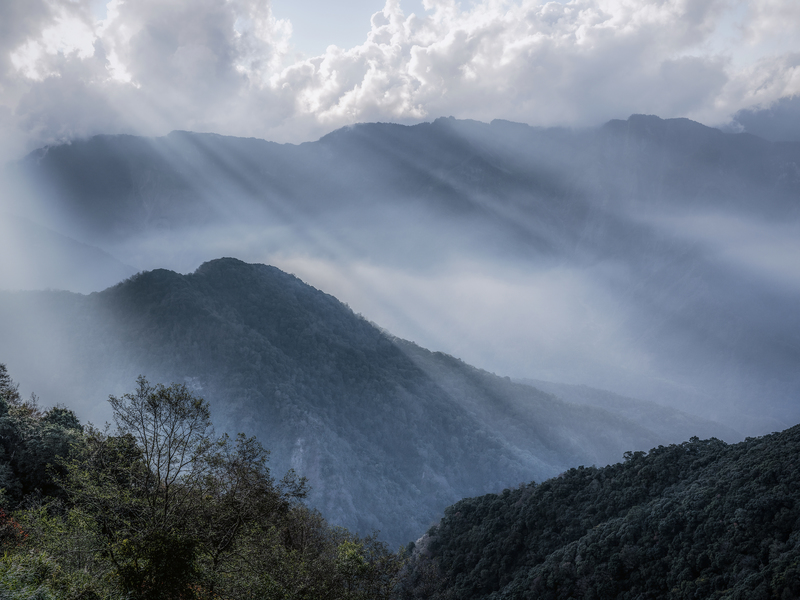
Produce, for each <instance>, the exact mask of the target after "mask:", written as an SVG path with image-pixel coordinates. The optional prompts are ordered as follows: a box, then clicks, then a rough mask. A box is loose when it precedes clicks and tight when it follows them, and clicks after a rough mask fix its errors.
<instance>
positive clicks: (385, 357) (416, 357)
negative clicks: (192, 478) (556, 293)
mask: <svg viewBox="0 0 800 600" xmlns="http://www.w3.org/2000/svg"><path fill="white" fill-rule="evenodd" d="M0 302H2V310H0V346H2V347H3V348H2V349H3V351H4V352H7V353H8V355H9V356H19V355H20V353H21V352H23V351H26V348H30V347H31V345H30V344H27V345H26V343H27V342H28V339H27V338H26V334H29V333H30V331H31V330H32V329H33V328H34V327H35V328H36V329H37V330H39V331H46V332H47V337H46V345H45V346H41V345H40V346H36V345H33V348H34V349H36V350H37V351H40V349H41V348H42V347H46V348H47V349H48V352H49V353H48V354H46V355H44V356H42V355H41V354H40V355H39V356H40V357H42V360H40V363H41V364H42V370H41V372H40V373H30V372H27V373H24V377H25V379H26V380H31V381H35V382H36V386H37V388H36V389H38V390H43V389H44V386H43V382H44V381H45V380H46V378H47V377H48V376H50V377H52V376H53V375H54V374H57V375H58V378H57V379H56V380H55V382H54V383H53V384H52V385H53V390H52V391H51V390H47V395H54V394H56V393H59V392H60V393H61V397H62V398H64V401H65V402H69V403H70V404H71V405H73V404H72V403H73V402H74V406H76V408H77V409H78V411H79V413H80V412H81V411H83V414H86V413H90V412H91V411H92V410H93V408H94V407H93V406H91V405H87V403H86V402H87V400H89V401H91V402H94V403H97V405H102V402H103V399H104V397H105V396H106V395H107V394H108V393H109V391H111V392H113V393H119V392H120V391H124V390H125V387H126V386H128V385H130V383H129V382H130V381H133V380H135V378H136V377H137V376H138V375H139V374H146V375H147V377H148V378H149V379H150V380H152V381H160V382H164V383H169V382H172V381H179V382H185V383H186V384H187V385H188V386H189V387H190V389H192V390H194V391H196V392H197V393H201V394H202V395H203V396H204V397H205V398H207V399H208V400H209V402H210V403H211V409H212V411H213V413H214V418H215V422H216V423H217V426H218V427H219V428H221V429H223V430H225V431H229V432H232V433H235V432H238V431H244V432H246V433H248V434H250V435H257V436H258V437H259V439H261V440H263V441H264V444H265V445H266V446H268V447H269V448H270V449H271V450H272V462H273V464H274V465H275V468H276V470H278V471H285V470H287V469H289V468H295V469H296V470H297V471H298V472H302V473H303V474H304V475H305V476H306V477H308V479H309V482H310V484H311V493H310V496H309V500H310V503H311V504H312V505H313V506H315V507H316V508H319V509H320V510H321V511H322V512H323V514H325V516H326V518H328V519H330V520H331V521H332V522H334V523H337V524H342V525H345V526H347V527H348V528H351V529H354V530H356V531H358V532H360V533H363V534H368V533H370V532H371V531H373V530H375V529H378V530H381V531H382V535H383V536H384V538H385V539H387V540H389V541H391V542H392V544H393V545H399V544H400V543H404V542H407V541H408V540H409V539H414V538H416V537H417V536H418V535H419V534H420V532H422V531H424V530H425V529H426V528H427V527H428V526H429V525H430V523H431V522H432V521H433V520H435V519H436V518H438V516H439V515H440V512H441V510H442V509H443V508H444V507H445V506H447V505H448V504H450V503H452V502H455V501H456V500H458V499H459V498H463V497H465V496H474V495H477V494H482V493H486V492H490V491H496V490H500V489H503V488H504V487H507V486H508V485H513V484H516V483H518V482H520V481H529V480H530V479H531V478H536V479H544V478H546V477H551V476H553V475H555V474H556V473H559V472H561V471H563V470H565V469H567V468H569V467H570V466H573V465H576V464H598V465H604V464H608V463H610V462H614V461H616V460H619V459H620V457H621V456H622V454H623V452H625V451H626V450H628V449H630V448H649V447H652V446H653V445H657V444H659V443H667V442H668V441H670V440H666V439H664V438H662V437H661V436H659V435H658V434H656V433H654V432H653V431H652V430H649V429H647V428H645V427H642V426H640V425H637V424H635V423H633V422H631V421H628V420H626V419H624V418H620V417H619V416H617V415H614V414H612V413H610V412H608V411H604V410H602V409H597V408H592V407H578V406H575V405H571V404H567V403H565V402H562V401H560V400H559V399H557V398H556V397H554V396H551V395H549V394H546V393H544V392H541V391H539V390H537V389H535V388H532V387H530V386H525V385H520V384H516V383H513V382H511V381H509V380H507V379H505V378H501V377H497V376H494V375H492V374H490V373H487V372H485V371H481V370H479V369H475V368H473V367H470V366H469V365H466V364H465V363H463V362H461V361H459V360H457V359H454V358H452V357H450V356H447V355H443V354H438V353H431V352H429V351H427V350H425V349H423V348H419V347H417V346H415V345H414V344H411V343H408V342H403V341H401V340H398V339H396V338H393V337H392V336H390V335H389V334H387V333H386V332H384V331H382V330H380V329H379V328H377V327H375V326H374V325H372V324H371V323H369V322H367V321H366V320H365V319H363V318H361V317H359V316H358V315H355V314H354V313H353V312H352V311H351V310H350V309H348V308H347V307H346V306H345V305H343V304H342V303H340V302H339V301H338V300H336V299H335V298H333V297H332V296H329V295H327V294H325V293H323V292H320V291H319V290H316V289H314V288H312V287H310V286H308V285H306V284H304V283H303V282H302V281H300V280H299V279H297V278H295V277H293V276H291V275H288V274H286V273H283V272H281V271H280V270H278V269H276V268H274V267H268V266H264V265H250V264H245V263H243V262H241V261H238V260H234V259H220V260H216V261H212V262H209V263H206V264H204V265H203V266H202V267H200V268H199V269H198V270H197V271H196V272H195V273H192V274H189V275H179V274H177V273H174V272H171V271H166V270H157V271H151V272H148V273H143V274H141V275H138V276H136V277H133V278H131V279H130V280H128V281H125V282H123V283H121V284H119V285H117V286H115V287H114V288H110V289H108V290H106V291H104V292H101V293H96V294H92V295H90V296H79V295H76V294H66V293H63V292H61V293H55V292H38V293H26V294H21V293H17V294H6V295H4V296H0ZM32 307H35V308H37V309H38V311H39V312H38V313H37V314H38V317H37V318H36V322H35V323H33V322H32V321H33V319H31V320H30V321H29V320H26V319H24V318H21V316H22V315H25V314H26V311H29V310H30V309H31V308H32ZM45 358H46V360H45ZM9 362H10V363H11V361H9ZM56 365H58V366H59V370H57V371H56ZM76 390H77V393H76ZM41 393H45V392H44V391H42V392H41ZM65 393H69V394H73V395H72V396H70V397H68V398H66V397H64V394H65ZM81 402H82V403H83V404H81ZM107 418H108V417H107V416H105V415H104V414H103V413H99V418H98V416H95V417H93V420H99V421H100V422H102V420H104V419H107Z"/></svg>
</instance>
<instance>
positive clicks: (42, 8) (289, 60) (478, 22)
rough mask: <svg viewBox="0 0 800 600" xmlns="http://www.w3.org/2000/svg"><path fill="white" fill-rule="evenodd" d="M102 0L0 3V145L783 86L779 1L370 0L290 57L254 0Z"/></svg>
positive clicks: (713, 119)
mask: <svg viewBox="0 0 800 600" xmlns="http://www.w3.org/2000/svg"><path fill="white" fill-rule="evenodd" d="M104 1H105V0H7V1H6V2H4V3H3V4H2V6H0V23H2V25H0V33H2V35H0V132H1V133H2V138H3V139H4V140H6V141H7V144H6V148H5V149H4V151H3V157H5V158H8V157H9V156H13V155H19V154H21V153H22V152H23V151H24V150H26V149H31V148H32V147H34V146H39V145H42V144H45V143H50V142H53V141H56V140H61V139H69V138H74V137H80V136H86V135H90V134H94V133H99V132H106V133H114V132H133V133H143V134H151V135H152V134H163V133H166V132H167V131H169V130H172V129H188V130H203V131H215V132H219V133H226V134H233V135H248V136H249V135H252V136H257V137H264V138H268V139H275V140H279V141H302V140H306V139H310V138H315V137H318V136H319V135H321V134H323V133H325V132H327V131H331V130H333V129H335V128H337V127H340V126H342V125H345V124H349V123H354V122H360V121H361V122H363V121H379V120H381V121H393V122H403V123H411V122H418V121H421V120H428V119H430V118H433V117H437V116H440V115H449V114H453V115H457V116H459V117H462V118H475V119H481V120H490V119H492V118H505V119H511V120H516V121H524V122H527V123H531V124H540V125H553V124H560V125H578V126H580V125H590V124H597V123H600V122H602V121H605V120H608V119H610V118H614V117H625V116H627V115H629V114H631V113H635V112H641V113H655V114H659V115H661V116H664V117H671V116H687V117H690V118H694V119H697V120H700V121H703V122H706V123H711V124H721V123H724V122H727V121H729V120H730V117H731V115H733V114H734V113H736V112H737V111H739V110H742V109H747V108H749V107H753V106H756V105H758V106H760V107H761V108H768V107H769V106H770V105H771V104H772V103H774V102H776V101H778V100H779V99H780V98H783V97H788V96H791V95H793V94H797V93H799V92H800V88H798V86H799V85H800V83H798V81H800V79H798V76H797V73H798V65H800V54H798V52H797V50H798V48H797V42H796V39H798V36H797V33H798V31H797V30H798V27H799V26H798V23H800V6H798V5H797V4H796V3H795V2H793V1H791V0H751V1H742V0H692V1H689V0H642V1H635V2H634V1H631V0H572V1H570V2H543V1H542V0H517V1H504V0H479V1H475V2H471V3H466V2H465V3H457V2H455V1H454V0H425V8H426V10H425V11H424V12H422V11H420V12H421V14H410V13H409V14H407V13H408V10H407V9H404V6H403V4H402V2H401V0H387V2H386V4H385V7H384V8H383V10H382V11H380V12H377V13H375V14H374V15H373V16H372V20H371V28H370V30H369V31H365V41H364V42H363V43H362V44H360V45H357V46H355V47H352V48H339V47H336V46H329V47H328V48H327V50H326V51H325V53H324V54H322V55H319V56H315V57H310V58H300V59H298V58H297V57H296V53H295V52H294V51H293V47H292V43H291V34H292V24H291V23H289V22H288V21H286V20H278V19H276V18H275V17H274V15H273V13H272V10H271V6H270V4H269V2H265V1H259V0H192V1H188V0H169V1H166V2H163V1H162V2H156V1H155V0H111V1H110V2H108V3H107V5H106V6H105V7H103V6H102V5H103V3H104ZM98 7H100V8H104V10H103V11H100V12H101V13H103V12H104V15H105V16H104V18H102V19H100V20H98V19H97V17H96V16H95V15H96V14H97V13H98V10H97V9H98Z"/></svg>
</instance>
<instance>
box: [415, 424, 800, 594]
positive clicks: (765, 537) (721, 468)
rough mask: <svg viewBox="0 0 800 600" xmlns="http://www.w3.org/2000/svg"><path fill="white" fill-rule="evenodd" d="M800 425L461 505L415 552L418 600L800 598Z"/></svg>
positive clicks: (640, 457)
mask: <svg viewBox="0 0 800 600" xmlns="http://www.w3.org/2000/svg"><path fill="white" fill-rule="evenodd" d="M799 453H800V426H798V427H794V428H792V429H789V430H786V431H784V432H781V433H776V434H772V435H768V436H764V437H762V438H748V439H747V440H746V441H744V442H741V443H738V444H734V445H726V444H725V443H724V442H721V441H719V440H716V439H711V440H706V441H700V440H698V439H697V438H693V439H692V440H690V441H688V442H685V443H683V444H680V445H671V446H668V447H658V448H655V449H653V450H651V451H650V452H649V453H647V454H645V453H643V452H634V453H626V459H625V462H623V463H619V464H615V465H611V466H608V467H605V468H599V469H598V468H584V467H579V468H573V469H570V470H568V471H566V472H565V473H562V474H561V475H559V476H558V477H556V478H554V479H550V480H547V481H544V482H542V483H539V484H536V483H530V484H528V485H522V486H520V487H519V488H517V489H508V490H505V491H504V492H503V493H502V494H497V495H495V494H490V495H487V496H483V497H479V498H469V499H465V500H462V501H461V502H458V503H456V504H454V505H453V506H451V507H449V508H448V509H447V510H446V511H445V517H444V518H443V519H442V521H441V522H440V523H439V524H438V525H436V526H434V527H433V528H431V529H430V531H429V532H428V533H427V534H426V536H424V537H423V538H422V539H421V540H420V541H419V542H418V545H417V548H416V550H415V554H414V557H413V561H412V567H411V571H412V577H411V580H412V581H413V583H410V584H409V585H408V587H407V589H406V591H405V595H406V597H410V598H412V597H419V598H432V599H435V598H459V599H460V600H469V599H471V598H492V599H500V598H509V599H510V598H514V599H527V598H531V599H534V598H535V599H558V598H564V599H566V598H587V599H591V598H596V599H598V600H599V599H604V598H619V599H625V598H630V599H634V598H640V599H647V598H653V599H656V598H748V599H759V600H760V599H764V600H766V599H767V598H797V597H798V596H799V595H800V568H799V567H798V565H799V564H800V527H798V523H800V463H798V460H797V457H798V454H799Z"/></svg>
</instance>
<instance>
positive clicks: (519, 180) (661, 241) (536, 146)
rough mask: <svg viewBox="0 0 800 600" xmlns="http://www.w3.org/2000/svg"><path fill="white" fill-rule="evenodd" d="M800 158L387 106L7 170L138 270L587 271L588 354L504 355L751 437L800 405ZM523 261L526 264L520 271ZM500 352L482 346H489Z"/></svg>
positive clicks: (115, 146)
mask: <svg viewBox="0 0 800 600" xmlns="http://www.w3.org/2000/svg"><path fill="white" fill-rule="evenodd" d="M798 164H800V144H797V143H772V142H768V141H766V140H763V139H761V138H758V137H756V136H753V135H750V134H731V133H723V132H721V131H719V130H716V129H713V128H709V127H705V126H703V125H701V124H699V123H695V122H692V121H689V120H687V119H668V120H662V119H659V118H658V117H655V116H646V115H634V116H632V117H630V118H629V119H628V120H626V121H611V122H609V123H607V124H606V125H604V126H603V127H600V128H596V129H587V130H579V131H572V130H564V129H541V128H534V127H529V126H526V125H521V124H516V123H510V122H505V121H494V122H492V123H491V124H484V123H478V122H474V121H457V120H455V119H437V120H436V121H434V122H433V123H424V124H420V125H415V126H411V127H407V126H401V125H393V124H385V123H372V124H362V125H355V126H351V127H346V128H343V129H340V130H337V131H335V132H333V133H331V134H329V135H327V136H325V137H323V138H322V139H320V140H319V141H317V142H312V143H304V144H300V145H290V144H283V145H282V144H275V143H271V142H266V141H263V140H256V139H242V138H232V137H224V136H219V135H214V134H194V133H188V132H173V133H171V134H169V135H167V136H165V137H162V138H153V139H149V138H138V137H133V136H97V137H93V138H91V139H88V140H82V141H73V142H72V143H70V144H66V145H60V146H52V147H48V148H45V149H42V150H40V151H37V152H35V153H33V154H31V155H30V156H28V157H26V158H25V159H23V160H21V161H19V162H17V163H14V164H13V165H10V166H9V167H8V168H7V169H6V176H7V179H8V180H10V181H13V182H15V183H14V186H16V187H15V188H14V189H15V190H16V192H15V194H14V195H13V197H14V198H16V199H17V204H18V205H20V206H21V207H23V208H24V209H25V211H24V212H20V214H26V215H28V216H29V217H30V218H32V219H34V220H36V221H37V222H39V223H41V224H43V225H47V226H49V227H51V228H53V229H56V230H58V231H61V232H63V233H65V234H66V235H69V236H72V237H74V238H75V239H78V240H80V241H82V242H85V243H88V244H94V245H97V246H99V247H101V248H103V249H104V250H106V251H108V252H110V253H111V254H112V255H114V256H116V257H118V258H119V259H120V260H122V261H123V262H125V263H129V264H133V265H135V266H136V267H137V268H152V267H153V266H165V265H167V266H172V268H176V269H179V270H186V271H188V270H193V269H194V268H196V265H198V264H200V263H201V262H202V261H203V260H207V259H209V258H213V257H216V256H219V255H221V254H223V253H224V254H227V255H235V256H238V257H240V258H244V259H247V260H250V261H262V260H264V258H263V257H264V256H270V255H272V254H276V255H281V256H292V257H300V258H301V259H305V258H307V257H309V256H311V257H315V258H317V259H319V260H326V261H329V262H331V263H335V264H337V265H342V269H343V270H344V271H347V269H348V268H349V265H350V264H351V263H353V262H359V261H360V263H367V264H369V265H375V266H376V268H378V269H385V270H387V271H390V272H391V270H392V269H402V270H404V272H410V273H412V274H416V275H419V274H423V275H425V274H428V273H430V272H438V271H436V269H440V270H441V272H444V273H446V272H448V271H447V270H448V269H449V268H450V265H451V263H452V262H457V261H465V260H474V261H476V262H479V263H480V264H481V265H489V266H488V267H486V270H487V272H490V273H498V275H497V277H501V278H502V277H505V278H506V279H505V280H504V281H507V282H508V283H509V284H514V283H516V280H517V279H515V278H518V274H517V273H522V274H523V276H525V275H527V274H528V273H539V272H543V271H546V272H548V273H568V274H569V276H570V277H573V278H574V280H575V281H578V282H579V283H580V285H581V286H583V287H584V288H585V289H583V288H582V293H583V294H584V295H585V298H584V297H581V298H579V299H578V301H576V305H577V307H578V308H575V309H574V310H578V311H580V310H581V309H580V306H582V305H584V304H587V303H592V302H593V300H594V298H595V297H597V296H600V295H602V296H603V297H604V298H605V299H607V301H606V303H605V305H604V306H605V308H606V309H607V310H608V311H609V313H613V315H611V316H609V317H608V319H609V321H610V323H605V322H601V323H598V324H597V325H596V327H595V326H594V324H593V321H592V320H591V319H587V320H586V324H585V325H581V326H583V327H585V329H586V330H585V332H584V333H585V337H586V340H585V339H583V336H582V335H576V336H575V338H576V339H574V340H572V341H571V342H569V343H570V344H572V345H573V350H574V352H573V353H572V354H570V353H569V352H566V351H565V352H564V353H562V354H554V355H553V356H552V357H550V356H548V355H547V350H548V345H547V344H545V343H541V344H540V345H538V346H535V349H536V354H535V356H534V357H532V358H531V359H530V360H529V359H528V357H527V356H522V355H520V353H514V352H513V351H510V350H506V351H504V353H503V354H502V356H500V357H499V358H497V359H496V362H493V363H491V368H493V369H494V370H498V371H499V370H502V371H503V372H505V373H509V374H515V375H517V376H534V377H538V378H541V379H544V378H546V379H549V380H558V381H563V382H565V383H587V384H591V385H593V386H595V387H602V388H606V389H611V390H614V391H615V392H616V393H620V394H623V395H627V396H634V397H641V398H646V399H649V400H654V401H658V402H661V403H665V404H668V405H671V406H673V407H676V408H679V409H682V410H688V411H694V412H699V413H700V414H702V415H703V416H705V417H708V418H713V419H715V420H724V421H725V422H726V423H727V424H729V425H731V426H733V427H735V428H737V429H740V430H742V431H743V432H745V433H748V434H750V433H761V432H765V431H770V430H774V429H780V428H782V427H784V426H787V425H791V424H793V423H795V422H797V421H798V420H800V406H798V404H797V401H796V399H797V394H798V392H800V371H798V370H797V368H796V365H797V364H799V363H800V313H798V311H797V310H796V306H797V303H798V301H800V279H799V278H798V274H797V272H796V268H795V267H793V266H792V265H791V264H790V263H791V261H790V260H789V259H788V258H787V252H789V253H791V252H792V248H794V246H791V247H790V249H789V250H784V251H781V250H780V248H781V247H782V246H781V243H784V245H785V244H791V243H792V242H791V240H792V239H796V236H795V237H793V234H792V231H793V230H791V231H789V230H787V231H784V233H783V234H782V235H783V236H784V237H785V239H786V240H789V241H786V242H781V241H780V240H777V241H776V239H775V236H774V235H773V231H774V230H775V228H781V227H784V228H786V227H797V226H798V225H797V224H798V223H800V203H799V202H798V198H800V171H798V169H797V165H798ZM742 224H744V226H746V228H749V229H747V232H748V236H749V237H748V238H747V239H743V238H742V234H741V232H740V229H741V227H742V226H743V225H742ZM765 232H766V233H765ZM768 242H774V243H773V246H770V248H769V249H768V251H767V250H764V246H765V243H768ZM506 265H514V268H515V269H517V271H515V272H514V273H512V274H510V275H502V274H501V273H502V271H503V269H504V268H505V267H506ZM389 276H390V275H387V277H389ZM354 285H355V284H354ZM362 291H363V290H362ZM576 293H577V292H576ZM405 300H406V298H402V299H400V300H398V303H399V304H400V305H402V308H403V309H404V310H407V311H410V312H411V313H412V314H420V313H422V312H424V310H425V307H424V306H420V307H417V306H413V307H412V306H410V297H409V299H408V300H409V301H408V302H406V301H405ZM439 308H440V310H443V311H446V310H447V307H446V306H444V305H442V306H440V307H439ZM598 314H599V317H601V318H602V317H604V315H603V314H602V313H598ZM575 317H576V318H575V319H566V320H565V321H566V323H565V324H564V325H563V327H562V329H566V330H568V329H569V327H570V326H571V323H572V322H576V323H577V322H579V321H580V319H579V318H580V317H581V314H576V315H575ZM520 326H524V324H522V323H520V324H511V325H508V326H507V329H509V330H513V329H514V328H518V327H520ZM593 327H594V329H592V328H593ZM487 329H488V328H487ZM606 330H608V333H607V334H603V335H604V336H605V337H603V335H600V334H598V335H600V337H599V338H598V339H599V342H596V343H597V344H598V348H596V349H594V350H591V351H590V350H588V349H587V348H589V345H590V343H595V342H590V341H587V340H588V338H589V337H590V336H592V335H595V334H596V332H597V331H600V332H604V331H606ZM504 334H505V335H508V334H509V331H502V332H501V331H497V332H496V335H504ZM537 334H538V332H537V331H536V330H535V329H531V330H530V331H528V335H527V339H536V338H537ZM415 339H416V338H415ZM482 341H483V342H484V343H486V342H487V338H485V337H484V339H483V340H482ZM480 345H481V344H480V343H477V344H475V346H480ZM611 346H613V347H615V349H616V350H615V352H616V353H617V354H618V355H619V356H618V357H617V354H615V352H610V351H609V347H611ZM531 352H532V351H531ZM496 354H497V352H495V353H494V354H492V353H491V352H489V351H486V352H485V353H484V354H481V351H480V350H476V351H475V354H474V356H475V357H478V358H473V359H472V362H477V363H479V364H481V365H482V366H488V365H489V361H491V360H495V359H494V358H493V356H495V355H496ZM564 356H569V357H570V358H568V359H565V358H564ZM481 361H486V362H481ZM633 361H638V363H639V364H636V365H633V366H632V365H631V362H633ZM765 398H766V399H768V401H767V402H766V404H765V400H764V399H765Z"/></svg>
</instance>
